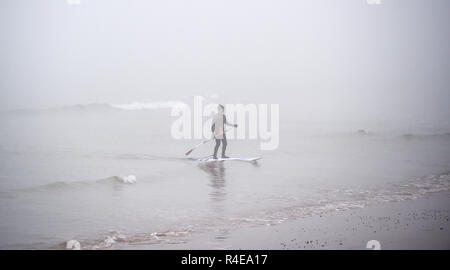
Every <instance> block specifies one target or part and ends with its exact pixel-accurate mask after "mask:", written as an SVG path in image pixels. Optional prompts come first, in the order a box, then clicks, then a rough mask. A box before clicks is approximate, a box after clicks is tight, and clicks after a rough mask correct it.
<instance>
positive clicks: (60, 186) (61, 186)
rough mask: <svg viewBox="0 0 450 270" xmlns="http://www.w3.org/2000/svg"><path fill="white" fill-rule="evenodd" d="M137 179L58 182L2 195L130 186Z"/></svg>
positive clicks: (123, 177) (126, 177)
mask: <svg viewBox="0 0 450 270" xmlns="http://www.w3.org/2000/svg"><path fill="white" fill-rule="evenodd" d="M136 183H137V178H136V176H134V175H127V176H111V177H107V178H102V179H97V180H93V181H72V182H65V181H56V182H52V183H48V184H44V185H38V186H34V187H27V188H20V189H14V190H10V191H2V192H1V193H0V196H1V197H6V198H8V197H10V198H14V196H13V194H12V192H33V191H48V190H70V189H74V188H82V187H89V186H93V185H115V184H123V185H129V184H136Z"/></svg>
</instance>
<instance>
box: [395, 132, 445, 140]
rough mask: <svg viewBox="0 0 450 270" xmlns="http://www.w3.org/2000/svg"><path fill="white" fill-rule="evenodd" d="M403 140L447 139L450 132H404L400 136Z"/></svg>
mask: <svg viewBox="0 0 450 270" xmlns="http://www.w3.org/2000/svg"><path fill="white" fill-rule="evenodd" d="M400 138H402V139H404V140H449V139H450V132H445V133H433V134H414V133H406V134H403V135H401V136H400Z"/></svg>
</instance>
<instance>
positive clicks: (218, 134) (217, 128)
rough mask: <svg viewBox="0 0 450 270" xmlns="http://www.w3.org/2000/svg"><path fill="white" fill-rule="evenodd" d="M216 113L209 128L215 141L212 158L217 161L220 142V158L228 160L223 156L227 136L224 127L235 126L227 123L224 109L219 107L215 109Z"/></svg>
mask: <svg viewBox="0 0 450 270" xmlns="http://www.w3.org/2000/svg"><path fill="white" fill-rule="evenodd" d="M217 109H218V113H217V114H216V115H215V116H214V118H213V123H212V126H211V132H213V137H214V138H215V139H216V146H215V147H214V155H213V158H214V159H217V151H218V150H219V146H220V141H222V158H228V157H227V156H226V155H225V151H226V149H227V136H226V135H225V125H227V126H232V127H237V124H230V123H228V122H227V117H226V116H225V114H224V111H225V107H224V106H223V105H220V104H219V106H218V107H217Z"/></svg>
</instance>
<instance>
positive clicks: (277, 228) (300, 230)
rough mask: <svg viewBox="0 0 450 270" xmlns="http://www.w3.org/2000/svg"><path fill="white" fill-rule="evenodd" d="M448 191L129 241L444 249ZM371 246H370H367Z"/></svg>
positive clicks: (448, 239) (449, 232) (448, 242)
mask: <svg viewBox="0 0 450 270" xmlns="http://www.w3.org/2000/svg"><path fill="white" fill-rule="evenodd" d="M449 205H450V193H449V192H441V193H434V194H430V195H428V196H425V197H423V198H420V199H416V200H407V201H402V202H385V203H378V204H375V205H372V206H368V207H366V208H360V209H351V210H345V211H333V212H329V213H323V214H319V215H315V216H311V217H305V218H300V219H298V220H295V221H289V222H286V223H283V224H277V225H273V226H259V227H246V228H239V229H236V230H233V231H228V232H224V231H216V232H211V233H207V234H199V235H196V234H195V233H194V234H192V235H191V236H190V237H188V238H186V243H179V244H161V245H145V244H144V245H139V244H136V245H131V246H128V247H127V248H132V249H135V248H144V249H233V250H236V249H244V250H246V249H256V250H258V249H273V250H286V249H295V250H317V249H319V250H327V249H328V250H329V249H331V250H348V249H350V250H364V249H368V247H367V243H368V241H370V240H376V241H378V242H379V246H377V248H379V249H414V250H417V249H420V250H427V249H432V250H436V249H449V248H450V222H449V218H450V209H449ZM370 247H371V248H370V249H373V248H374V247H373V246H370Z"/></svg>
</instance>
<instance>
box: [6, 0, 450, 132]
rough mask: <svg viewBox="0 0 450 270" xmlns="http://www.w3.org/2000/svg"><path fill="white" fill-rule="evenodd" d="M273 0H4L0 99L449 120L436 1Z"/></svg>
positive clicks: (446, 65)
mask: <svg viewBox="0 0 450 270" xmlns="http://www.w3.org/2000/svg"><path fill="white" fill-rule="evenodd" d="M23 2H26V3H27V4H26V5H23ZM273 4H274V2H273V1H246V2H245V3H242V2H237V1H227V2H226V3H225V2H221V1H190V2H185V1H169V2H164V3H162V2H158V3H148V2H146V1H136V2H133V4H132V5H130V4H129V3H128V2H127V1H114V2H111V1H108V2H105V1H102V0H98V1H80V4H79V5H69V4H68V2H66V1H57V2H47V1H46V2H37V1H3V2H2V3H1V4H0V12H1V18H2V19H1V20H2V23H1V28H0V32H1V34H2V36H3V37H4V41H3V42H2V44H0V50H1V57H2V59H3V61H2V62H1V64H0V70H1V72H2V78H1V80H0V89H1V91H0V97H1V98H0V107H1V108H2V109H6V110H9V109H23V108H49V107H60V106H70V105H74V104H92V103H109V104H127V103H131V102H141V103H145V102H164V101H170V100H177V101H178V100H181V101H184V102H186V101H187V102H189V100H190V98H191V97H192V96H195V95H203V96H208V95H217V96H218V100H220V103H232V104H236V103H244V104H245V103H274V104H280V109H281V111H288V112H289V113H290V114H295V115H298V116H299V118H305V119H311V120H317V121H337V122H340V121H353V120H356V121H382V120H383V119H386V120H392V121H395V120H398V121H410V122H414V121H426V122H433V123H436V124H438V123H441V122H444V123H448V119H450V110H449V109H448V101H449V100H450V90H449V85H450V83H449V76H448V75H449V74H448V73H449V70H450V46H449V44H448V43H449V42H448V41H449V40H448V29H447V25H449V24H450V19H449V17H448V16H447V12H448V10H449V8H450V4H449V3H448V1H426V2H425V1H388V0H384V1H382V4H381V5H369V4H367V2H366V1H365V0H354V1H345V2H337V1H326V0H325V1H309V2H307V1H282V2H281V3H280V2H278V1H277V5H273ZM418 18H420V20H419V19H418ZM405 119H406V120H405Z"/></svg>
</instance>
